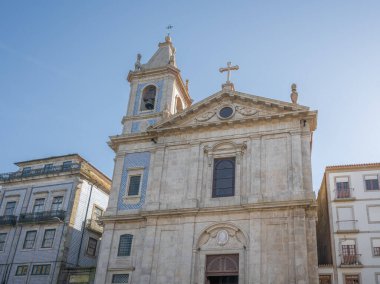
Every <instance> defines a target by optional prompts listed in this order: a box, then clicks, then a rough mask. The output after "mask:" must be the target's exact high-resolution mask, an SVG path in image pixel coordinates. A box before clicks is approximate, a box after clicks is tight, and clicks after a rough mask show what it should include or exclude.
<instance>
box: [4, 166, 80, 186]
mask: <svg viewBox="0 0 380 284" xmlns="http://www.w3.org/2000/svg"><path fill="white" fill-rule="evenodd" d="M80 167H81V164H80V163H71V164H70V165H60V166H53V167H48V168H38V169H31V170H29V171H24V172H23V171H17V172H11V173H3V174H0V182H1V181H5V182H7V181H12V180H16V179H23V178H29V177H35V176H41V175H48V174H57V173H63V172H71V171H77V170H79V169H80Z"/></svg>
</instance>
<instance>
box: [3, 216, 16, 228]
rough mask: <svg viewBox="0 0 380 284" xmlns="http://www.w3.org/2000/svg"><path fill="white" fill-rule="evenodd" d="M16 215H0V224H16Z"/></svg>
mask: <svg viewBox="0 0 380 284" xmlns="http://www.w3.org/2000/svg"><path fill="white" fill-rule="evenodd" d="M16 221H17V217H16V216H14V215H7V216H0V225H10V226H14V225H16Z"/></svg>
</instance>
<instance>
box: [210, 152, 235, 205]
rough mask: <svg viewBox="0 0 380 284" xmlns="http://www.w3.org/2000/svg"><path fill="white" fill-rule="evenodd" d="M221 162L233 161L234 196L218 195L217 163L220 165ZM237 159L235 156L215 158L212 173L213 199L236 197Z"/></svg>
mask: <svg viewBox="0 0 380 284" xmlns="http://www.w3.org/2000/svg"><path fill="white" fill-rule="evenodd" d="M221 161H230V162H231V161H233V172H232V173H233V176H232V194H231V195H218V194H217V189H216V180H217V177H216V171H217V168H216V167H217V165H216V163H219V162H221ZM235 181H236V157H235V156H229V157H215V158H214V160H213V171H212V193H211V198H223V197H234V196H236V192H235V189H236V184H235Z"/></svg>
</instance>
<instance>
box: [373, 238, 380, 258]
mask: <svg viewBox="0 0 380 284" xmlns="http://www.w3.org/2000/svg"><path fill="white" fill-rule="evenodd" d="M374 240H379V242H380V237H375V238H371V251H372V257H380V245H379V247H377V246H376V247H375V246H374V245H373V241H374ZM375 248H379V254H378V255H377V254H375Z"/></svg>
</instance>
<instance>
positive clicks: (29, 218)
mask: <svg viewBox="0 0 380 284" xmlns="http://www.w3.org/2000/svg"><path fill="white" fill-rule="evenodd" d="M65 216H66V211H63V210H56V211H44V212H35V213H23V214H20V217H19V219H18V222H19V223H43V222H63V221H64V220H65Z"/></svg>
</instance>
